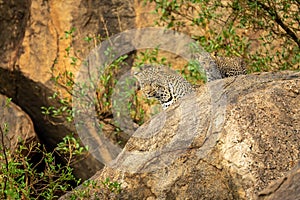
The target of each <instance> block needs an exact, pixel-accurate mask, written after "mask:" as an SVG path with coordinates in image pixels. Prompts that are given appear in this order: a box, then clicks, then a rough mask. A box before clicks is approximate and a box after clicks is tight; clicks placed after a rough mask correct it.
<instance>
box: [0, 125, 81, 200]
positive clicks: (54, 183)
mask: <svg viewBox="0 0 300 200" xmlns="http://www.w3.org/2000/svg"><path fill="white" fill-rule="evenodd" d="M0 132H1V135H2V137H3V136H4V135H6V134H7V133H8V132H9V129H8V128H7V125H6V126H4V128H3V129H2V128H1V127H0ZM69 140H74V139H72V138H71V137H68V138H67V139H64V140H63V142H62V143H60V145H59V147H62V146H64V147H67V148H68V153H69V154H73V153H78V152H80V147H77V146H76V147H73V146H72V144H71V143H70V142H68V141H69ZM59 147H58V148H57V149H56V150H55V151H57V152H60V150H64V149H63V148H59ZM0 148H1V154H0V169H1V172H2V173H1V174H0V180H1V182H0V185H1V187H0V188H1V195H0V198H1V199H54V198H57V197H59V196H60V195H61V194H63V193H64V192H66V191H68V190H71V189H72V188H73V186H72V185H71V182H73V183H75V186H76V185H78V184H79V183H80V179H77V178H75V177H74V175H73V173H72V171H73V170H72V168H71V167H70V163H71V157H70V160H69V161H68V164H67V165H65V166H62V165H61V164H59V163H57V161H56V159H55V152H54V151H53V152H47V151H46V150H45V148H44V146H43V145H41V144H39V143H37V144H35V143H33V142H32V143H30V144H25V143H22V144H20V145H19V146H18V148H17V149H16V150H15V151H14V152H11V151H10V150H9V149H7V148H6V146H5V145H4V143H3V144H2V146H1V147H0ZM63 153H65V151H64V152H63ZM37 154H38V155H40V156H41V157H40V158H39V160H38V161H36V160H32V159H33V158H32V156H31V155H37ZM35 159H36V158H35ZM73 185H74V184H73Z"/></svg>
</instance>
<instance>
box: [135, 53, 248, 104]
mask: <svg viewBox="0 0 300 200" xmlns="http://www.w3.org/2000/svg"><path fill="white" fill-rule="evenodd" d="M203 55H204V54H202V55H201V56H202V57H200V56H199V55H198V56H197V57H196V58H197V59H198V60H199V63H200V64H201V65H206V66H208V67H207V69H208V70H207V71H206V73H207V75H208V78H207V82H210V81H213V80H216V79H222V78H227V77H231V76H238V75H242V74H246V67H245V63H244V61H243V59H241V58H235V57H233V58H231V57H219V56H208V55H204V57H203ZM203 58H205V59H203ZM134 77H135V78H136V79H137V80H138V83H139V86H140V89H141V90H142V92H143V93H144V95H145V96H146V97H147V98H149V99H150V98H155V99H157V100H158V101H159V102H160V104H161V105H162V108H163V109H164V110H166V109H167V108H169V106H171V105H172V104H174V103H175V102H177V101H178V100H179V99H181V98H182V97H183V96H185V95H187V94H190V93H192V92H194V91H195V90H196V88H197V87H195V86H194V85H192V84H191V83H189V82H188V81H187V80H186V79H184V78H183V77H182V76H181V75H179V74H178V73H177V72H175V71H173V70H171V69H170V68H168V67H165V66H163V65H158V66H153V65H150V64H148V65H144V66H143V67H142V68H141V69H140V71H137V72H134Z"/></svg>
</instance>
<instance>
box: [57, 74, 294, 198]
mask: <svg viewBox="0 0 300 200" xmlns="http://www.w3.org/2000/svg"><path fill="white" fill-rule="evenodd" d="M299 104H300V73H299V72H297V73H296V72H280V73H263V74H255V75H247V76H239V77H237V78H228V79H223V80H218V81H213V82H211V83H209V84H207V85H205V86H203V87H200V88H199V89H198V92H197V93H195V94H192V95H189V96H187V97H185V98H184V99H183V100H182V101H180V102H179V103H176V104H174V105H173V106H171V107H170V108H169V109H168V110H167V111H166V112H161V113H159V114H158V115H156V116H155V117H154V118H153V119H152V120H150V121H148V122H147V123H145V124H144V125H143V126H141V127H140V128H139V129H138V130H137V131H136V132H135V134H134V135H133V137H131V139H130V140H129V141H128V143H127V144H126V146H125V148H124V149H123V151H122V152H121V154H120V155H119V156H118V158H117V159H116V160H115V162H114V163H111V165H109V166H106V167H105V168H104V169H103V170H100V171H99V172H97V173H96V174H95V175H94V176H93V177H92V178H91V179H92V180H94V181H96V182H98V183H99V185H103V184H102V181H103V180H105V179H106V178H110V180H111V181H117V182H118V183H121V187H122V192H121V193H120V194H117V195H112V194H111V195H110V196H109V195H105V194H103V190H102V189H99V188H98V189H97V187H94V188H89V189H87V188H86V191H87V190H90V194H92V196H90V199H94V197H98V198H100V199H106V198H111V199H114V198H115V199H149V200H150V199H256V197H257V195H258V194H259V193H260V192H261V191H262V190H264V189H265V188H266V187H267V186H268V185H269V184H270V183H271V182H272V181H274V180H278V179H280V178H281V177H283V176H284V174H285V173H286V172H288V171H289V170H291V169H292V168H293V167H294V165H295V163H297V161H298V160H299V155H300V154H299V151H300V134H299V133H300V110H299V109H300V106H299ZM81 189H83V190H84V187H83V188H81ZM68 195H70V194H68ZM68 195H66V196H64V197H61V199H68V197H69V196H68Z"/></svg>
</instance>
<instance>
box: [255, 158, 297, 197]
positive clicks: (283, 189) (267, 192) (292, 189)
mask: <svg viewBox="0 0 300 200" xmlns="http://www.w3.org/2000/svg"><path fill="white" fill-rule="evenodd" d="M299 180H300V163H299V162H298V165H297V166H296V167H295V168H294V169H293V170H291V171H290V172H288V173H287V174H286V175H285V176H283V177H282V178H280V179H279V180H276V181H273V182H272V183H271V184H270V185H269V186H268V187H267V188H265V189H264V190H263V191H261V192H259V195H258V199H265V200H267V199H270V200H271V199H272V200H276V199H278V200H279V199H285V200H294V199H300V182H299Z"/></svg>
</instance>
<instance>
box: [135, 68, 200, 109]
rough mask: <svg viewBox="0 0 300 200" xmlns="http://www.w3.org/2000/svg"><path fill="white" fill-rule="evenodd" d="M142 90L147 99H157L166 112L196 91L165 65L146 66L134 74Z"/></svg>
mask: <svg viewBox="0 0 300 200" xmlns="http://www.w3.org/2000/svg"><path fill="white" fill-rule="evenodd" d="M134 77H135V78H136V79H137V80H138V82H139V86H140V89H141V90H142V92H143V93H144V95H145V96H146V97H147V98H155V99H157V100H158V101H159V102H160V104H161V105H162V108H163V109H164V110H166V109H167V108H168V107H169V106H170V105H172V104H174V103H175V102H177V101H178V100H179V99H180V98H182V97H183V96H185V95H187V94H189V93H192V92H193V91H195V89H194V87H193V86H192V84H190V83H189V82H188V81H187V80H185V79H184V78H183V77H182V76H180V75H179V74H178V73H177V72H175V71H173V70H171V69H170V68H168V67H165V66H163V65H158V66H155V67H154V66H152V65H145V66H143V67H142V69H141V70H140V71H138V72H134Z"/></svg>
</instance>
